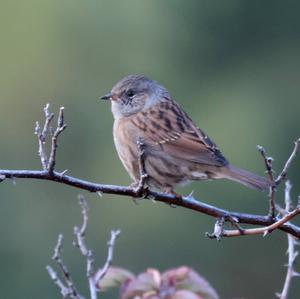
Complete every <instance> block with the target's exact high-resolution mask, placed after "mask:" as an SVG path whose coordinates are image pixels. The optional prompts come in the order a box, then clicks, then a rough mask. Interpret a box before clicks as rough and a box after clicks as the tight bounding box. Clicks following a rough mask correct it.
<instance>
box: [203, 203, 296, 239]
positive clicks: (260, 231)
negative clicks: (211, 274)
mask: <svg viewBox="0 0 300 299" xmlns="http://www.w3.org/2000/svg"><path fill="white" fill-rule="evenodd" d="M299 214H300V207H297V208H295V209H294V210H293V211H291V212H289V213H286V215H285V216H283V217H282V218H280V219H278V220H277V221H276V222H274V223H272V224H271V225H268V226H265V227H259V228H249V229H242V230H241V229H236V230H225V229H222V231H221V235H218V234H217V235H215V233H213V234H211V235H208V236H209V237H211V238H217V239H220V237H237V236H249V235H263V236H266V235H268V234H270V233H271V232H273V231H274V230H276V229H278V228H280V227H281V226H282V225H284V224H286V223H287V222H288V221H290V220H292V219H293V218H295V217H296V216H298V215H299ZM218 231H220V228H218Z"/></svg>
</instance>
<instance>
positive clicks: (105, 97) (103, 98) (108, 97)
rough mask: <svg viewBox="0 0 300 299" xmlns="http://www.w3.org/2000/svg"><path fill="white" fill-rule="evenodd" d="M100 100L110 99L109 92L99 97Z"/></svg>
mask: <svg viewBox="0 0 300 299" xmlns="http://www.w3.org/2000/svg"><path fill="white" fill-rule="evenodd" d="M100 99H101V100H111V99H112V94H111V93H110V92H109V93H107V94H105V95H104V96H102V97H100Z"/></svg>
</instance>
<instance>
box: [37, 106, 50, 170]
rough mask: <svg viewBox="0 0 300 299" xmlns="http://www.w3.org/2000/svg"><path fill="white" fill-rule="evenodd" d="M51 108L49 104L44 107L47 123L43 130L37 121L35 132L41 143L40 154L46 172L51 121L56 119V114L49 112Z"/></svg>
mask: <svg viewBox="0 0 300 299" xmlns="http://www.w3.org/2000/svg"><path fill="white" fill-rule="evenodd" d="M49 107H50V104H49V103H48V104H46V106H45V107H44V114H45V123H44V126H43V129H42V128H41V126H40V124H39V122H38V121H37V122H36V124H35V130H34V133H35V135H37V137H38V141H39V151H38V153H39V156H40V158H41V163H42V167H43V169H44V170H46V169H47V167H48V158H47V153H46V139H47V136H48V134H49V131H50V124H51V121H52V119H53V117H54V114H53V113H50V112H49Z"/></svg>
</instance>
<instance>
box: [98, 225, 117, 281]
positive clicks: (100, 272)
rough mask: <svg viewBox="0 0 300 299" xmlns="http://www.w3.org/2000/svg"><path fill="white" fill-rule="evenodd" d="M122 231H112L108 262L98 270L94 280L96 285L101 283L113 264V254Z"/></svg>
mask: <svg viewBox="0 0 300 299" xmlns="http://www.w3.org/2000/svg"><path fill="white" fill-rule="evenodd" d="M120 233H121V231H120V230H112V231H111V232H110V240H109V242H108V254H107V259H106V262H105V264H104V266H103V268H102V269H100V270H98V271H97V272H96V274H95V276H94V282H95V284H96V285H100V282H101V279H102V278H103V277H104V276H105V274H106V273H107V271H108V269H109V267H110V266H111V263H112V260H113V255H114V247H115V242H116V239H117V238H118V236H119V235H120Z"/></svg>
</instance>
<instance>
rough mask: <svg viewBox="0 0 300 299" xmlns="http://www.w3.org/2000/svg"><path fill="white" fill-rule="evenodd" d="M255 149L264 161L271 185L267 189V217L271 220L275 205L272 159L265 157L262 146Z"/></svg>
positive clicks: (273, 215)
mask: <svg viewBox="0 0 300 299" xmlns="http://www.w3.org/2000/svg"><path fill="white" fill-rule="evenodd" d="M257 149H258V151H259V152H260V153H261V155H262V157H263V159H264V163H265V167H266V169H267V173H268V176H269V179H270V182H271V184H272V185H271V186H270V188H269V194H268V196H269V216H270V217H271V218H274V217H275V212H276V203H275V192H276V183H275V179H274V171H273V158H272V157H268V156H267V155H266V151H265V149H264V148H263V147H262V146H260V145H258V146H257Z"/></svg>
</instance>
